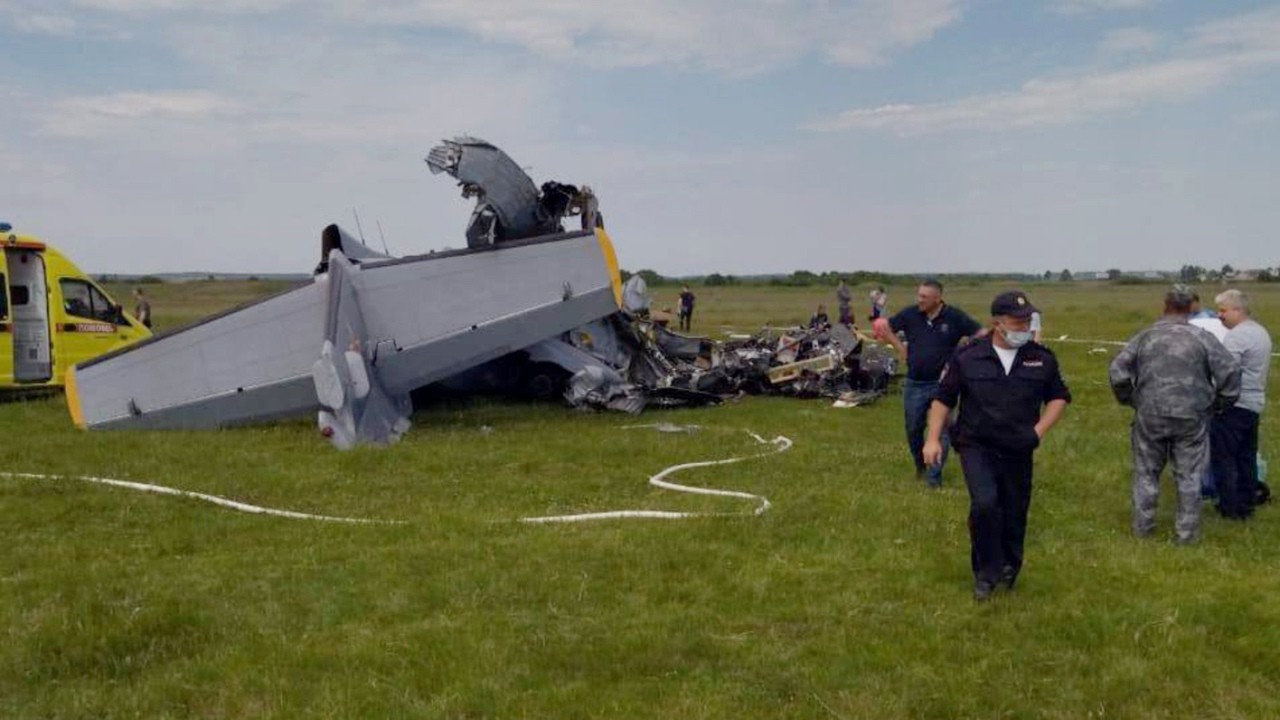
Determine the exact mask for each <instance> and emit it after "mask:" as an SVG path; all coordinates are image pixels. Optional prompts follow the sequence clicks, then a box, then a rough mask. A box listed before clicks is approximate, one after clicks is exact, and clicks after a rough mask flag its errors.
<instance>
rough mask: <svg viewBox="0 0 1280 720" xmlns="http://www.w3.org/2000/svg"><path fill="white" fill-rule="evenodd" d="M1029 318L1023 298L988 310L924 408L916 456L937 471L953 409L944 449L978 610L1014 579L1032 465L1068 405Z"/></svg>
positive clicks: (1009, 297)
mask: <svg viewBox="0 0 1280 720" xmlns="http://www.w3.org/2000/svg"><path fill="white" fill-rule="evenodd" d="M1035 311H1036V309H1035V307H1033V306H1032V305H1031V301H1030V300H1028V299H1027V296H1026V295H1025V294H1023V293H1022V292H1019V291H1013V292H1006V293H1001V294H1000V295H997V296H996V298H995V300H994V301H993V302H992V303H991V317H992V320H993V331H992V332H991V333H990V334H989V335H987V337H985V338H983V339H981V340H978V341H976V342H972V343H969V344H968V345H966V346H964V347H962V348H960V349H959V350H957V351H956V353H955V354H954V355H952V356H951V359H950V361H948V362H947V366H946V368H945V369H944V370H943V371H942V380H941V382H940V383H939V385H938V395H937V398H936V399H935V400H934V401H933V403H932V405H931V406H930V408H929V438H928V440H926V441H925V444H924V449H923V451H922V457H923V459H924V462H925V464H927V465H935V464H939V463H941V462H942V457H943V453H944V452H945V451H944V446H943V440H942V437H943V429H944V428H945V426H946V424H947V418H948V416H949V415H950V413H951V410H952V409H953V408H955V407H956V406H957V405H959V406H960V416H959V420H958V421H957V422H956V425H955V428H954V434H955V436H954V438H953V440H952V442H953V443H954V445H955V447H956V451H957V452H959V453H960V466H961V468H963V470H964V482H965V485H967V486H968V488H969V540H970V547H971V550H970V561H971V564H972V567H973V578H974V585H973V597H974V599H975V600H979V601H982V600H986V599H988V598H990V597H991V595H992V593H994V592H995V590H996V587H997V586H999V585H1004V586H1005V587H1006V588H1008V589H1010V590H1012V589H1013V585H1014V583H1015V582H1016V581H1017V579H1018V573H1019V572H1020V571H1021V570H1022V547H1023V540H1024V539H1025V538H1026V534H1027V512H1028V510H1029V509H1030V508H1031V476H1032V470H1033V465H1034V463H1033V458H1032V456H1033V454H1034V452H1035V450H1036V448H1037V447H1039V446H1040V441H1041V440H1042V439H1043V438H1044V436H1045V434H1047V433H1048V432H1049V429H1050V428H1052V427H1053V426H1054V425H1055V424H1056V423H1057V422H1058V420H1059V418H1061V417H1062V413H1063V411H1065V410H1066V407H1067V403H1069V402H1071V391H1070V390H1068V389H1067V385H1066V383H1065V382H1063V380H1062V373H1061V371H1060V370H1059V369H1058V359H1057V358H1056V357H1054V354H1053V352H1051V351H1050V350H1049V349H1048V348H1046V347H1044V346H1043V345H1040V344H1039V343H1036V342H1034V341H1032V339H1031V314H1032V313H1034V312H1035Z"/></svg>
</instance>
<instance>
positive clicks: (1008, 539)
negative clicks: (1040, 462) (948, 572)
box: [959, 445, 1032, 584]
mask: <svg viewBox="0 0 1280 720" xmlns="http://www.w3.org/2000/svg"><path fill="white" fill-rule="evenodd" d="M959 452H960V467H961V468H963V470H964V483H965V485H967V486H968V487H969V540H970V543H971V546H972V551H971V553H970V559H971V561H972V563H973V577H974V579H975V580H979V581H983V580H985V581H986V582H989V583H992V584H994V583H996V582H998V581H999V580H1000V576H1001V574H1002V573H1003V572H1004V568H1005V567H1010V568H1012V570H1013V574H1014V576H1016V575H1017V574H1018V571H1019V570H1021V569H1022V542H1023V540H1024V539H1025V538H1026V536H1027V511H1028V510H1030V508H1031V473H1032V456H1031V453H1015V454H1010V453H1002V452H999V451H996V450H991V449H988V448H984V447H980V446H976V445H968V446H966V447H964V448H961V449H960V450H959Z"/></svg>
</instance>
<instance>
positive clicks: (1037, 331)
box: [1031, 310, 1044, 344]
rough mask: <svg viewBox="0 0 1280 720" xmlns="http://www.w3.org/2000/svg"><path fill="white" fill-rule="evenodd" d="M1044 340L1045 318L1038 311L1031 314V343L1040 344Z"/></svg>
mask: <svg viewBox="0 0 1280 720" xmlns="http://www.w3.org/2000/svg"><path fill="white" fill-rule="evenodd" d="M1043 338H1044V317H1043V316H1042V315H1041V314H1040V311H1039V310H1037V311H1035V312H1033V313H1031V341H1032V342H1034V343H1036V344H1039V343H1041V342H1043V341H1044V340H1043Z"/></svg>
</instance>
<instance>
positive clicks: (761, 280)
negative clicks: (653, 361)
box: [622, 269, 1044, 287]
mask: <svg viewBox="0 0 1280 720" xmlns="http://www.w3.org/2000/svg"><path fill="white" fill-rule="evenodd" d="M632 275H639V276H640V277H642V278H644V281H645V283H646V284H648V285H650V286H659V287H660V286H663V285H681V284H685V283H687V284H690V285H702V286H706V287H723V286H734V285H748V286H772V287H813V286H834V285H836V284H838V283H839V282H840V281H841V280H842V279H843V280H844V281H845V282H846V283H848V284H849V285H884V286H892V285H906V286H914V285H915V284H916V283H918V282H920V281H921V280H924V279H925V278H933V279H935V280H937V281H939V282H941V283H942V284H944V285H955V286H963V285H979V284H982V283H985V282H991V281H998V280H1008V281H1014V282H1023V283H1025V282H1043V281H1044V278H1043V277H1042V276H1040V275H1036V274H1029V273H944V274H937V275H930V274H895V273H884V272H875V271H868V270H852V271H849V272H841V271H838V270H828V271H827V272H820V273H818V272H812V271H809V270H796V271H795V272H793V273H789V274H786V275H727V274H723V273H711V274H709V275H686V276H682V277H667V276H663V275H661V274H659V273H658V272H656V271H654V270H648V269H645V270H637V271H635V272H634V273H632V272H630V271H628V270H623V271H622V279H623V281H624V282H625V281H626V280H627V279H629V278H630V277H631V276H632Z"/></svg>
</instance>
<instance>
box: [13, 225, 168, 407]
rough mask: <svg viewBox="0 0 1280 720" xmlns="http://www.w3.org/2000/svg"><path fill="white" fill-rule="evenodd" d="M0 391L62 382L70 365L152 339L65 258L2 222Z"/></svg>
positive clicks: (56, 384)
mask: <svg viewBox="0 0 1280 720" xmlns="http://www.w3.org/2000/svg"><path fill="white" fill-rule="evenodd" d="M0 248H3V250H4V255H3V257H0V392H4V391H12V390H23V389H40V388H49V387H61V386H62V384H63V380H64V378H65V377H66V373H67V370H68V369H69V368H72V367H74V366H75V365H76V363H81V362H84V361H86V360H89V359H90V358H94V357H97V356H99V355H102V354H103V353H107V352H111V351H112V350H115V349H116V348H119V347H123V346H125V345H128V344H130V343H134V342H137V341H139V340H142V339H144V338H148V337H150V336H151V331H150V330H148V329H147V328H145V327H143V325H142V323H140V322H138V321H137V320H136V319H135V318H134V317H132V316H131V315H129V314H128V313H126V312H125V311H124V308H123V307H121V306H120V304H119V303H117V302H115V301H114V300H112V299H111V296H109V295H107V294H106V293H105V292H103V291H102V288H100V287H98V285H97V284H95V283H94V282H93V281H92V280H90V279H89V277H88V276H87V275H85V274H84V273H82V272H80V269H79V268H77V267H76V266H75V265H74V264H73V263H72V262H71V261H70V260H68V259H67V258H66V256H65V255H63V254H62V253H60V252H58V251H57V250H56V249H55V248H53V247H52V246H50V245H47V244H45V243H43V242H40V241H39V240H37V239H36V238H33V237H30V236H27V235H20V234H18V233H16V232H14V230H13V227H12V226H11V225H9V224H8V223H5V222H0Z"/></svg>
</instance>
